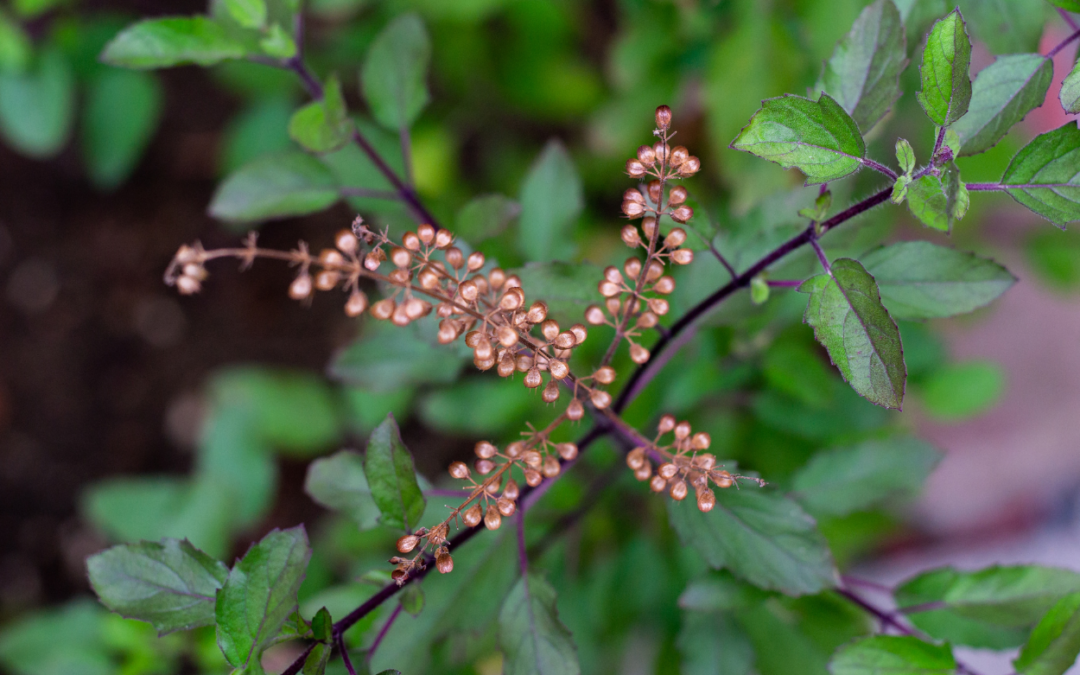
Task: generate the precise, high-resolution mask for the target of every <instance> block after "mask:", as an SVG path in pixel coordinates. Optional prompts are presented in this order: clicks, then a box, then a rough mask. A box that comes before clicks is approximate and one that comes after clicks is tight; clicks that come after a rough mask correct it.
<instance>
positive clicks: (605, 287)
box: [596, 279, 622, 298]
mask: <svg viewBox="0 0 1080 675" xmlns="http://www.w3.org/2000/svg"><path fill="white" fill-rule="evenodd" d="M596 289H597V290H598V291H600V295H602V296H604V297H605V298H613V297H615V296H616V295H618V294H619V293H621V292H622V285H621V284H615V283H612V282H610V281H608V280H607V279H604V280H602V281H601V282H600V283H598V284H597V285H596Z"/></svg>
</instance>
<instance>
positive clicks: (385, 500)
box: [364, 415, 427, 531]
mask: <svg viewBox="0 0 1080 675" xmlns="http://www.w3.org/2000/svg"><path fill="white" fill-rule="evenodd" d="M364 473H365V475H366V476H367V479H368V485H370V486H371V497H372V499H374V500H375V505H376V506H378V507H379V511H380V512H381V513H382V517H381V518H380V519H379V522H380V523H382V524H383V525H385V526H387V527H394V528H398V529H401V530H406V531H412V530H413V529H415V528H416V527H417V526H418V525H419V524H420V517H421V516H422V515H424V507H425V506H426V504H427V502H426V500H425V499H424V495H423V493H422V492H421V491H420V485H419V484H418V483H417V481H416V469H415V467H413V460H412V455H410V454H409V449H408V448H406V447H405V444H404V443H403V442H402V441H401V432H400V431H399V430H398V425H397V422H396V421H395V420H394V416H393V415H387V416H386V421H385V422H383V423H382V424H380V425H379V426H377V427H375V431H373V432H371V438H370V439H369V440H368V447H367V453H366V454H365V455H364Z"/></svg>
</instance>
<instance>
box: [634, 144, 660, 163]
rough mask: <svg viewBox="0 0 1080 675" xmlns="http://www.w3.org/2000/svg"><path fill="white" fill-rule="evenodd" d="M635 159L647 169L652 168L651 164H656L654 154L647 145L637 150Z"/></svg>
mask: <svg viewBox="0 0 1080 675" xmlns="http://www.w3.org/2000/svg"><path fill="white" fill-rule="evenodd" d="M637 158H638V159H639V160H640V161H641V163H642V164H643V165H645V166H646V167H648V168H652V166H653V164H656V153H655V152H653V149H652V147H650V146H648V145H643V146H641V147H640V148H638V149H637Z"/></svg>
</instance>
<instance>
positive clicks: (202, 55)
mask: <svg viewBox="0 0 1080 675" xmlns="http://www.w3.org/2000/svg"><path fill="white" fill-rule="evenodd" d="M245 51H246V50H245V48H244V45H243V44H242V43H240V42H237V41H236V40H234V39H233V38H232V37H231V36H230V35H229V34H228V33H227V32H226V31H225V29H224V28H223V27H222V26H221V25H220V24H218V23H217V22H215V21H213V20H211V19H208V18H206V17H204V16H191V17H172V18H167V19H149V20H146V21H140V22H138V23H135V24H132V25H131V26H128V27H127V28H125V29H124V30H123V31H121V32H120V33H119V34H118V35H117V36H116V37H114V38H113V39H112V41H110V42H109V44H107V45H106V46H105V50H104V51H103V52H102V53H101V59H102V60H103V61H104V62H105V63H108V64H111V65H114V66H120V67H122V68H139V69H146V68H168V67H171V66H178V65H181V64H185V63H194V64H197V65H200V66H209V65H213V64H215V63H218V62H220V61H224V60H226V59H239V58H242V57H244V56H245Z"/></svg>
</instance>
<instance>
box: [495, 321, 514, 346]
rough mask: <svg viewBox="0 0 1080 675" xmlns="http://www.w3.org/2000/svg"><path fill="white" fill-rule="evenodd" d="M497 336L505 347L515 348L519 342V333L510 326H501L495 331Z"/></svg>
mask: <svg viewBox="0 0 1080 675" xmlns="http://www.w3.org/2000/svg"><path fill="white" fill-rule="evenodd" d="M495 336H496V337H497V338H498V340H499V344H501V345H502V346H503V347H513V346H514V345H516V344H517V341H518V333H517V331H516V330H514V329H513V328H511V327H510V326H505V325H504V326H499V327H498V329H496V331H495Z"/></svg>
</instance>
